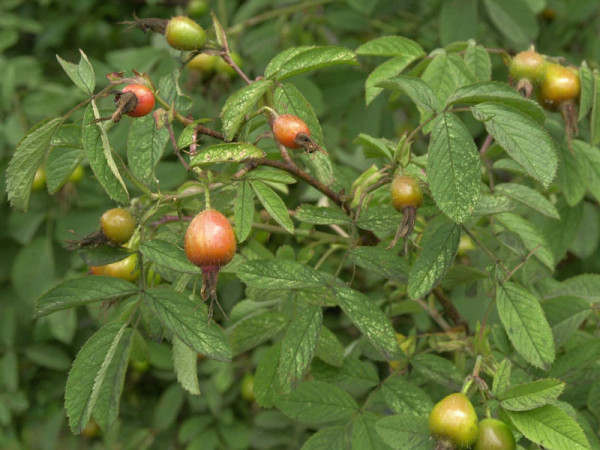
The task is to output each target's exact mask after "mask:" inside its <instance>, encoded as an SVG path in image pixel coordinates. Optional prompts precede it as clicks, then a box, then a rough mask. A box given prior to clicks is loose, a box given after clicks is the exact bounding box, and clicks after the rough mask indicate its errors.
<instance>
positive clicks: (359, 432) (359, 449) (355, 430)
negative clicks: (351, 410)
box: [352, 411, 389, 450]
mask: <svg viewBox="0 0 600 450" xmlns="http://www.w3.org/2000/svg"><path fill="white" fill-rule="evenodd" d="M378 420H379V416H378V415H376V414H374V413H372V412H369V411H364V412H362V413H360V414H359V415H358V416H357V417H356V418H355V419H354V423H353V425H352V448H353V449H355V450H363V449H365V450H368V449H372V450H380V449H386V448H389V447H388V446H387V445H386V444H385V443H384V442H383V440H382V439H381V436H379V434H378V433H377V431H376V429H375V425H376V423H377V421H378Z"/></svg>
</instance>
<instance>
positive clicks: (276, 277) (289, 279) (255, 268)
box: [236, 258, 327, 289]
mask: <svg viewBox="0 0 600 450" xmlns="http://www.w3.org/2000/svg"><path fill="white" fill-rule="evenodd" d="M236 274H237V276H238V277H239V279H240V280H241V281H242V282H243V283H245V284H246V285H247V286H249V287H257V288H263V289H307V288H316V287H319V288H320V287H323V286H324V285H325V284H326V283H327V281H326V279H325V278H324V277H323V276H322V275H321V274H320V273H319V272H318V271H316V270H315V269H313V268H312V267H310V266H307V265H305V264H302V263H299V262H297V261H292V260H289V259H282V258H279V259H269V260H255V261H246V262H244V263H242V264H240V266H239V267H238V270H237V272H236Z"/></svg>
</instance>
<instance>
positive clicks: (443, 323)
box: [415, 298, 452, 331]
mask: <svg viewBox="0 0 600 450" xmlns="http://www.w3.org/2000/svg"><path fill="white" fill-rule="evenodd" d="M415 302H416V303H417V304H418V305H419V306H420V307H421V308H423V310H424V311H425V312H426V313H427V314H429V315H430V316H431V318H432V319H433V320H434V321H435V322H436V323H437V324H438V325H439V326H440V328H441V329H442V330H444V331H450V330H451V329H452V327H451V326H450V324H449V323H448V322H446V320H444V318H443V317H442V316H441V315H440V313H439V312H437V310H436V309H435V308H430V307H429V305H428V304H427V303H426V302H425V301H423V300H422V299H420V298H418V299H416V300H415Z"/></svg>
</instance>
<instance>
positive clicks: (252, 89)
mask: <svg viewBox="0 0 600 450" xmlns="http://www.w3.org/2000/svg"><path fill="white" fill-rule="evenodd" d="M272 85H273V82H272V81H271V80H260V81H255V82H254V83H252V84H249V85H248V86H244V87H243V88H241V89H239V90H237V91H236V92H234V93H233V94H231V96H229V98H228V99H227V101H226V102H225V105H223V110H222V111H221V120H222V121H223V134H224V135H225V140H227V141H231V140H233V138H234V137H235V135H236V134H237V132H238V131H239V129H240V127H241V126H242V124H243V123H244V120H246V118H245V116H246V115H247V114H248V113H250V112H251V111H252V110H253V109H254V107H255V106H256V103H257V102H258V101H259V100H260V99H261V98H262V96H263V95H264V94H265V93H266V92H267V91H268V90H269V89H271V86H272Z"/></svg>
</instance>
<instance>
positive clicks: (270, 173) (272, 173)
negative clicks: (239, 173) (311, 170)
mask: <svg viewBox="0 0 600 450" xmlns="http://www.w3.org/2000/svg"><path fill="white" fill-rule="evenodd" d="M244 180H261V181H270V182H272V183H281V184H294V183H295V182H296V179H295V178H294V177H293V176H291V175H290V174H289V173H287V172H285V171H283V170H280V169H275V168H273V167H257V168H256V169H254V170H251V171H250V172H248V173H246V175H244Z"/></svg>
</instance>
